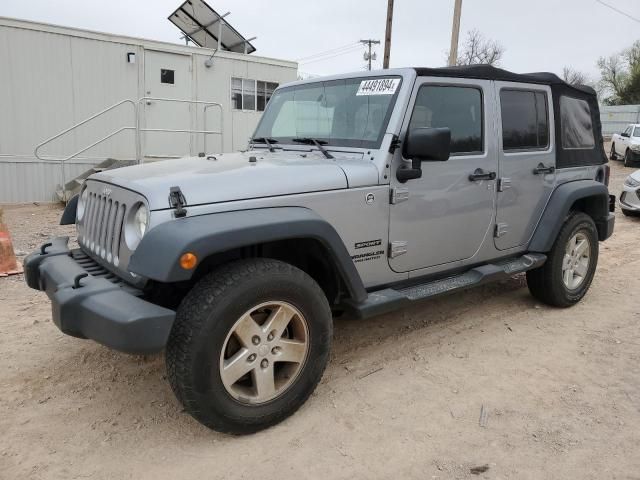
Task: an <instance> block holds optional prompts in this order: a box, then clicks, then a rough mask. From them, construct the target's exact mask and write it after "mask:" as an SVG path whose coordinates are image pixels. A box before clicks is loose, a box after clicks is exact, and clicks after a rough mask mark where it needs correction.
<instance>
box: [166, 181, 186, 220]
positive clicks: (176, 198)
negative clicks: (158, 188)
mask: <svg viewBox="0 0 640 480" xmlns="http://www.w3.org/2000/svg"><path fill="white" fill-rule="evenodd" d="M186 204H187V199H186V198H184V195H183V194H182V190H180V187H171V188H170V189H169V206H170V207H171V208H175V210H176V211H175V213H174V215H175V216H176V218H181V217H186V216H187V210H186V208H184V206H185V205H186Z"/></svg>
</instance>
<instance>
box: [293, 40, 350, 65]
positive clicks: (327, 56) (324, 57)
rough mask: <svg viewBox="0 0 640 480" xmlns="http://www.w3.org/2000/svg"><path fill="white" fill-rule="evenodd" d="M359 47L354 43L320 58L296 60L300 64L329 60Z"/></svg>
mask: <svg viewBox="0 0 640 480" xmlns="http://www.w3.org/2000/svg"><path fill="white" fill-rule="evenodd" d="M359 49H360V45H354V46H353V47H351V48H349V49H347V50H344V51H341V52H337V53H334V54H333V55H326V56H323V57H321V58H314V59H312V60H307V61H305V62H298V63H299V64H301V65H306V64H309V63H314V62H321V61H323V60H329V59H330V58H334V57H339V56H340V55H345V54H347V53H352V52H355V51H356V50H359Z"/></svg>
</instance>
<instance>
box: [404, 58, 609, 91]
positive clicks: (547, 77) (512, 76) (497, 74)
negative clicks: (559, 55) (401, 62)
mask: <svg viewBox="0 0 640 480" xmlns="http://www.w3.org/2000/svg"><path fill="white" fill-rule="evenodd" d="M415 71H416V73H417V74H418V75H419V76H421V77H457V78H478V79H481V80H500V81H503V82H520V83H537V84H541V85H555V86H564V87H567V88H572V89H575V90H577V91H579V92H581V93H584V94H587V95H596V91H595V90H594V89H593V88H591V87H588V86H586V85H570V84H568V83H567V82H565V81H564V80H562V79H561V78H560V77H558V76H557V75H556V74H555V73H551V72H534V73H514V72H510V71H508V70H503V69H502V68H496V67H492V66H491V65H464V66H455V67H441V68H416V69H415Z"/></svg>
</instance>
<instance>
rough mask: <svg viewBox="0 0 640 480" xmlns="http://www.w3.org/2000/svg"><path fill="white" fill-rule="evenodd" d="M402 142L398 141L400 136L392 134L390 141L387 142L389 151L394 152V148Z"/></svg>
mask: <svg viewBox="0 0 640 480" xmlns="http://www.w3.org/2000/svg"><path fill="white" fill-rule="evenodd" d="M400 144H402V142H401V141H400V137H398V135H394V136H393V138H392V139H391V143H390V144H389V153H396V149H397V148H398V147H399V146H400Z"/></svg>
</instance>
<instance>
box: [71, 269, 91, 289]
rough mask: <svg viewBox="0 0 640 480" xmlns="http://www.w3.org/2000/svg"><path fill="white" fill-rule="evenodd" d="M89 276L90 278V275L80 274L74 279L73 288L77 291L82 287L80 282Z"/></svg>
mask: <svg viewBox="0 0 640 480" xmlns="http://www.w3.org/2000/svg"><path fill="white" fill-rule="evenodd" d="M88 276H89V274H88V273H79V274H78V275H76V278H74V279H73V288H74V289H76V288H80V287H82V284H81V283H80V280H82V279H83V278H85V277H88Z"/></svg>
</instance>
